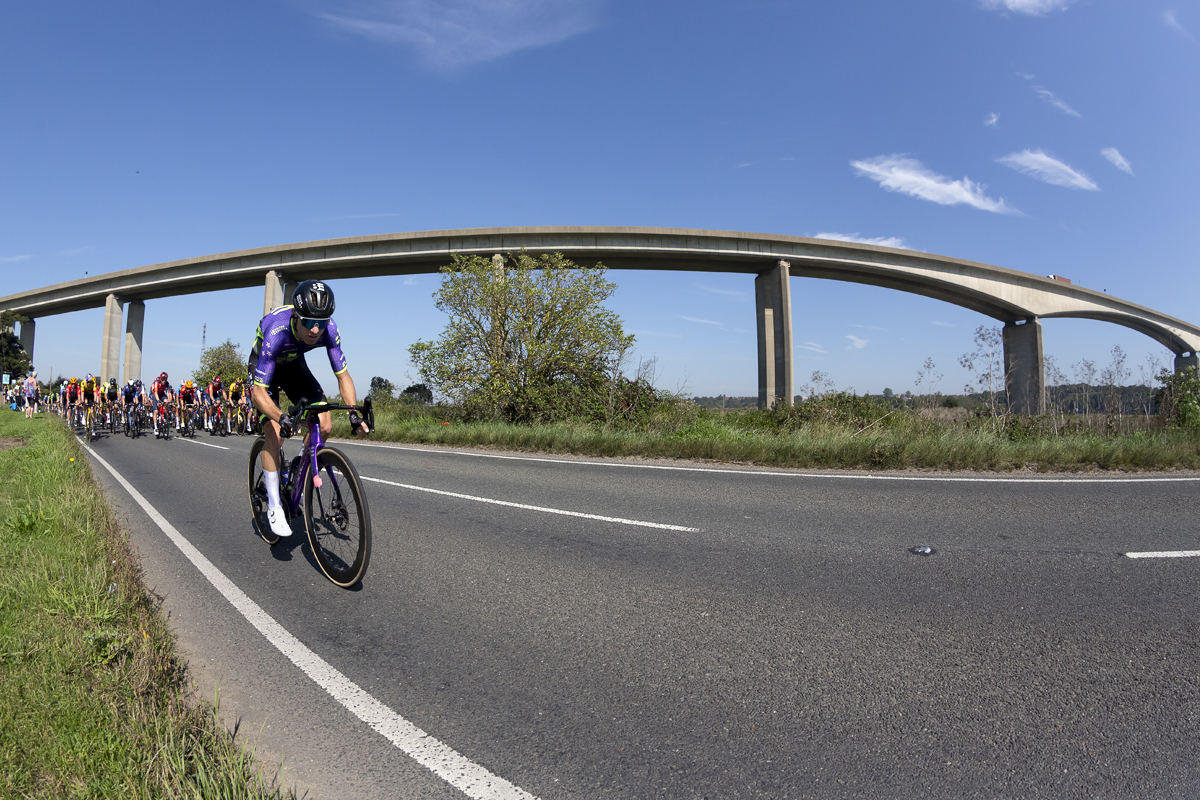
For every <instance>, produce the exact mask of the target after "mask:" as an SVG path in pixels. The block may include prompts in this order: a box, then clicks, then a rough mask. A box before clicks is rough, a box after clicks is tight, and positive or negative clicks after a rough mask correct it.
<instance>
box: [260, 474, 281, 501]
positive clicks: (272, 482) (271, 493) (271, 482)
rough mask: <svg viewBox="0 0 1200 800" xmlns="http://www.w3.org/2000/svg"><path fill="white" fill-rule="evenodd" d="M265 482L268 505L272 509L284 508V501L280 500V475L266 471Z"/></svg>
mask: <svg viewBox="0 0 1200 800" xmlns="http://www.w3.org/2000/svg"><path fill="white" fill-rule="evenodd" d="M263 480H264V481H265V482H266V484H267V504H268V505H269V506H270V507H271V508H283V501H282V500H280V499H279V473H278V472H268V471H267V470H265V469H264V470H263Z"/></svg>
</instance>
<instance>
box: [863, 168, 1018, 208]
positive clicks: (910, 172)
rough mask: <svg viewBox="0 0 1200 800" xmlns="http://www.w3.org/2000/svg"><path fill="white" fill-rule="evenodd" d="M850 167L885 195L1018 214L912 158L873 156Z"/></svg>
mask: <svg viewBox="0 0 1200 800" xmlns="http://www.w3.org/2000/svg"><path fill="white" fill-rule="evenodd" d="M850 165H851V166H852V167H854V169H855V170H856V171H857V172H858V174H859V175H861V176H863V177H864V178H870V179H871V180H873V181H878V182H879V185H880V186H882V187H883V188H884V189H887V190H888V191H889V192H900V193H901V194H907V195H912V196H913V197H919V198H921V199H922V200H928V201H930V202H932V203H938V204H940V205H944V206H953V205H958V204H960V203H961V204H964V205H968V206H972V207H973V208H978V209H981V210H983V211H992V212H995V213H997V214H1020V213H1021V212H1020V211H1018V210H1017V209H1015V208H1013V207H1012V206H1009V205H1007V204H1006V203H1005V202H1004V199H1003V198H1001V199H1000V200H993V199H991V198H990V197H988V196H987V195H985V194H984V193H983V190H984V189H986V188H987V187H986V186H984V185H982V184H979V183H975V182H974V181H972V180H971V179H970V178H965V177H964V178H963V179H962V180H958V181H952V180H950V179H949V178H947V177H945V176H942V175H938V174H937V173H936V172H933V171H931V170H929V169H927V168H926V167H925V165H924V164H922V163H921V162H920V161H917V160H916V159H915V158H909V157H907V156H905V155H899V154H896V155H890V156H877V157H876V158H870V159H866V160H864V161H852V162H850Z"/></svg>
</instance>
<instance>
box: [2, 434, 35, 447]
mask: <svg viewBox="0 0 1200 800" xmlns="http://www.w3.org/2000/svg"><path fill="white" fill-rule="evenodd" d="M27 444H29V442H27V441H25V440H24V439H5V438H4V437H3V436H0V450H11V449H12V448H14V447H25V446H26V445H27Z"/></svg>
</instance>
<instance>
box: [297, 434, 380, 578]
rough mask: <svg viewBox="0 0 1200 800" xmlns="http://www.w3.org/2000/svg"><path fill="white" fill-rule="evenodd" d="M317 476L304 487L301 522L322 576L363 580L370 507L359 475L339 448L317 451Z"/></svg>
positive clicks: (368, 554)
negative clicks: (302, 519) (317, 479)
mask: <svg viewBox="0 0 1200 800" xmlns="http://www.w3.org/2000/svg"><path fill="white" fill-rule="evenodd" d="M317 477H318V478H319V479H320V482H321V486H320V488H318V487H317V486H315V485H314V481H313V478H312V476H310V477H309V479H308V480H307V481H306V484H305V487H304V527H305V529H306V530H307V531H308V542H309V544H310V545H312V549H313V555H315V556H316V558H317V563H318V564H319V565H320V566H321V571H322V572H324V573H325V577H327V578H329V580H331V581H333V582H334V583H335V584H337V585H338V586H341V587H343V588H347V587H350V586H353V585H354V584H356V583H358V582H359V581H361V580H362V577H363V575H365V574H366V572H367V564H368V563H369V562H370V560H371V512H370V511H369V510H368V508H367V498H366V495H365V493H364V492H363V486H362V480H361V479H360V478H359V477H358V471H357V470H355V469H354V465H353V464H351V463H350V459H348V458H346V456H345V455H343V454H342V453H341V451H339V450H335V449H333V448H332V447H323V448H321V449H320V450H318V451H317Z"/></svg>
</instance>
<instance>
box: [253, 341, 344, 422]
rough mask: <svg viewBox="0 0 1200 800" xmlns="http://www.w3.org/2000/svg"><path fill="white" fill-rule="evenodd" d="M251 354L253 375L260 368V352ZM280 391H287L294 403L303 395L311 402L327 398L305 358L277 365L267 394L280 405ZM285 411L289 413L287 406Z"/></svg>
mask: <svg viewBox="0 0 1200 800" xmlns="http://www.w3.org/2000/svg"><path fill="white" fill-rule="evenodd" d="M251 356H252V358H251V361H250V363H249V365H248V366H249V369H250V374H251V375H253V374H254V370H255V369H257V368H258V353H251ZM280 391H283V392H285V393H287V396H288V399H289V400H290V401H291V402H293V403H299V402H300V398H302V397H303V398H307V399H308V402H310V403H316V402H318V401H320V400H324V399H325V391H324V390H323V389H322V388H321V384H319V383H317V379H316V378H314V377H313V374H312V372H310V371H309V369H308V364H306V363H304V359H303V358H298V359H296V360H295V361H290V362H288V363H286V364H278V365H276V367H275V374H274V376H272V378H271V385H270V386H268V387H267V394H268V395H270V396H271V399H272V400H274V401H275V404H276V405H279V393H280ZM283 413H285V414H286V413H287V409H286V408H285V409H283ZM260 416H261V412H260Z"/></svg>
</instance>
